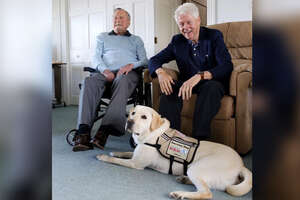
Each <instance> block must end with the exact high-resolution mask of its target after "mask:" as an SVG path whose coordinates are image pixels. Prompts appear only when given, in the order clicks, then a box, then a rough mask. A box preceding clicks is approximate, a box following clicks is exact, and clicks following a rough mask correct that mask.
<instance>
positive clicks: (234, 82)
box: [229, 63, 252, 96]
mask: <svg viewBox="0 0 300 200" xmlns="http://www.w3.org/2000/svg"><path fill="white" fill-rule="evenodd" d="M240 73H249V79H250V80H248V79H247V80H245V81H246V82H247V83H246V84H247V87H251V86H252V64H250V63H243V64H240V65H238V66H235V67H234V70H233V71H232V73H231V77H230V83H229V94H230V95H231V96H236V95H237V90H238V87H239V86H238V85H239V83H238V81H239V79H238V75H239V74H240ZM243 81H244V80H243ZM244 84H245V83H244Z"/></svg>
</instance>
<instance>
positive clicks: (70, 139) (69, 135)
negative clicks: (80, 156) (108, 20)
mask: <svg viewBox="0 0 300 200" xmlns="http://www.w3.org/2000/svg"><path fill="white" fill-rule="evenodd" d="M76 131H77V129H73V130H70V131H69V132H68V133H67V134H66V140H67V143H68V144H69V145H71V146H74V145H75V142H74V141H73V138H74V137H75V134H76Z"/></svg>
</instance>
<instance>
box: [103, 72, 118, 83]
mask: <svg viewBox="0 0 300 200" xmlns="http://www.w3.org/2000/svg"><path fill="white" fill-rule="evenodd" d="M103 75H104V76H105V78H106V80H107V81H108V82H112V81H113V80H114V79H115V74H114V73H112V72H111V71H110V70H108V69H106V70H104V71H103Z"/></svg>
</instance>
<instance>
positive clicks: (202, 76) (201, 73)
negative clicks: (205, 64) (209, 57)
mask: <svg viewBox="0 0 300 200" xmlns="http://www.w3.org/2000/svg"><path fill="white" fill-rule="evenodd" d="M197 74H200V77H201V80H203V79H204V72H202V71H199V72H197Z"/></svg>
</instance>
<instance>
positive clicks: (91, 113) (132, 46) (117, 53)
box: [73, 8, 147, 152]
mask: <svg viewBox="0 0 300 200" xmlns="http://www.w3.org/2000/svg"><path fill="white" fill-rule="evenodd" d="M113 25H114V28H113V30H112V31H111V32H109V33H101V34H99V35H98V36H97V46H96V52H95V55H94V57H93V61H92V65H93V68H94V70H89V69H87V70H89V71H92V72H95V73H91V76H89V77H86V78H85V80H84V81H83V84H82V85H81V91H80V99H79V111H78V123H77V130H76V133H75V137H74V147H73V151H75V152H76V151H84V150H89V149H93V147H98V148H100V149H104V146H105V143H106V140H107V138H108V136H109V135H110V134H112V135H117V136H121V135H123V134H125V123H126V105H127V103H128V98H129V97H130V96H131V95H132V93H134V91H135V90H136V87H137V85H138V83H139V81H140V75H139V74H140V73H141V72H140V71H139V69H140V68H141V67H143V66H145V65H147V57H146V51H145V48H144V44H143V41H142V40H141V38H140V37H138V36H135V35H133V34H131V33H129V31H128V30H127V28H128V27H129V25H130V15H129V13H128V12H127V11H126V10H124V9H121V8H117V9H115V10H114V15H113ZM108 88H109V89H110V90H109V92H110V96H111V98H110V102H109V104H108V106H107V109H106V113H105V115H104V116H103V118H102V123H101V126H100V128H99V129H98V131H97V133H96V135H95V136H94V138H93V139H92V140H91V129H92V126H93V124H94V122H95V121H96V120H95V116H97V112H98V111H99V104H100V101H101V98H102V97H103V95H104V94H105V93H107V92H106V91H107V89H108Z"/></svg>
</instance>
